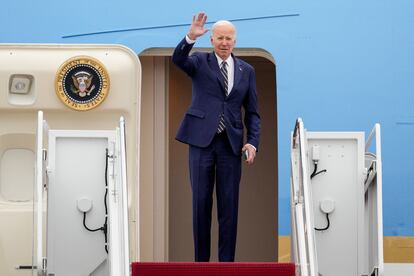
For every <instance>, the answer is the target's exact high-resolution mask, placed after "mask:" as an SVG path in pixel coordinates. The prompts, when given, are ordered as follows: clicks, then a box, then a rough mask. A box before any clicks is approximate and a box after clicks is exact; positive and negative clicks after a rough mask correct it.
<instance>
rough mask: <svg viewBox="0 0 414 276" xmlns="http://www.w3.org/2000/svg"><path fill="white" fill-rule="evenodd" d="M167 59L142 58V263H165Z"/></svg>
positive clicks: (166, 226)
mask: <svg viewBox="0 0 414 276" xmlns="http://www.w3.org/2000/svg"><path fill="white" fill-rule="evenodd" d="M168 59H169V58H166V57H154V56H142V57H140V60H141V64H142V68H143V70H142V79H143V82H142V98H141V103H142V105H141V108H142V109H141V111H142V113H141V115H142V122H141V129H142V131H141V156H140V164H141V168H140V171H141V172H142V174H141V178H140V189H141V195H140V199H141V202H140V210H141V211H140V215H141V225H140V230H141V250H140V251H141V260H142V261H167V260H168V249H167V247H168V235H167V233H168V225H167V222H168V216H167V215H166V213H167V210H166V208H167V206H168V175H167V166H168V162H167V161H168V160H167V158H168V150H167V146H168V145H167V138H166V137H168V121H167V116H168V114H167V112H168V106H167V102H166V101H167V99H168V98H167V95H168V88H167V83H166V77H167V74H168V67H167V66H166V60H168Z"/></svg>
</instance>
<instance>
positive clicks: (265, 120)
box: [169, 57, 278, 261]
mask: <svg viewBox="0 0 414 276" xmlns="http://www.w3.org/2000/svg"><path fill="white" fill-rule="evenodd" d="M243 59H245V60H247V61H248V62H249V63H250V64H251V65H253V66H254V68H255V70H256V76H257V90H258V98H259V110H260V114H261V118H262V137H261V144H260V148H259V153H258V155H257V159H256V161H255V163H254V165H253V166H250V167H248V166H246V165H243V174H242V181H241V186H240V206H239V226H238V242H237V252H236V260H237V261H276V260H277V248H278V246H277V235H278V234H277V198H278V195H277V135H276V129H277V125H276V122H277V120H276V82H275V66H274V64H273V63H272V62H270V61H268V60H267V59H265V58H261V57H244V58H243ZM190 100H191V80H190V79H189V78H188V77H187V76H186V75H185V74H184V73H182V72H181V71H179V70H178V69H177V68H176V67H175V66H174V65H172V64H171V63H170V74H169V126H170V136H169V154H170V158H169V164H170V166H169V191H170V195H169V200H170V203H169V217H170V221H169V228H170V229H169V259H170V261H192V260H193V242H192V215H191V188H190V183H189V177H188V146H187V145H184V144H182V143H179V142H177V141H176V140H175V139H174V136H175V132H176V130H177V128H178V126H179V123H180V121H181V119H182V117H183V115H184V112H185V110H186V108H187V107H188V105H189V103H190ZM214 208H215V207H214ZM215 212H216V211H215V209H214V210H213V214H214V218H213V221H214V222H213V225H212V229H213V236H212V251H211V252H212V260H217V243H218V239H217V222H216V220H217V219H216V215H215Z"/></svg>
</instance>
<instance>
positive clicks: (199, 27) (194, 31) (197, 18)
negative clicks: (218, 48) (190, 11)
mask: <svg viewBox="0 0 414 276" xmlns="http://www.w3.org/2000/svg"><path fill="white" fill-rule="evenodd" d="M206 20H207V14H205V13H204V12H200V13H198V14H197V15H194V16H193V22H192V23H191V27H190V30H188V34H187V35H188V37H189V38H190V39H192V40H196V39H197V38H198V37H200V36H202V35H203V34H205V33H206V32H208V29H206V28H204V24H205V23H206Z"/></svg>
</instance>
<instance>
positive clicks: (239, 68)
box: [229, 54, 243, 97]
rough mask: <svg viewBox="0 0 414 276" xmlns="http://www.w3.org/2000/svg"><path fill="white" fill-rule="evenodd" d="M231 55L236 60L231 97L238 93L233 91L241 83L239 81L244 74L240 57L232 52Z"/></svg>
mask: <svg viewBox="0 0 414 276" xmlns="http://www.w3.org/2000/svg"><path fill="white" fill-rule="evenodd" d="M231 56H232V57H233V61H234V81H233V88H232V89H231V91H230V95H229V97H231V96H233V95H234V94H236V93H233V92H234V90H235V88H236V87H237V85H239V82H240V80H241V77H242V75H243V67H242V64H241V63H240V61H239V59H238V58H236V57H235V56H234V55H233V54H231Z"/></svg>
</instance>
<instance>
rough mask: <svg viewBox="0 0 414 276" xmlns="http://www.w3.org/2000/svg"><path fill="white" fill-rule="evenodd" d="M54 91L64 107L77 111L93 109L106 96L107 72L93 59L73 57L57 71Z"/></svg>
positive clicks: (107, 85) (107, 87)
mask: <svg viewBox="0 0 414 276" xmlns="http://www.w3.org/2000/svg"><path fill="white" fill-rule="evenodd" d="M55 89H56V95H57V96H58V97H59V99H60V100H61V101H62V102H63V103H64V104H65V105H66V106H68V107H70V108H72V109H74V110H79V111H86V110H90V109H93V108H95V107H97V106H98V105H100V104H101V103H102V102H103V101H104V100H105V98H106V96H107V95H108V91H109V76H108V71H107V70H106V68H105V67H104V65H103V64H102V63H101V62H99V60H97V59H95V58H93V57H88V56H76V57H73V58H71V59H69V60H67V61H65V62H64V63H63V64H62V65H61V66H60V68H59V70H58V71H57V73H56V78H55Z"/></svg>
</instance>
